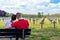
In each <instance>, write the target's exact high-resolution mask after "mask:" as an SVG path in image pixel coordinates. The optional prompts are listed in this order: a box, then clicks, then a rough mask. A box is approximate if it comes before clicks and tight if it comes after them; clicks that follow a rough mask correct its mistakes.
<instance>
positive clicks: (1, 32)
mask: <svg viewBox="0 0 60 40" xmlns="http://www.w3.org/2000/svg"><path fill="white" fill-rule="evenodd" d="M30 34H31V29H0V38H10V37H12V38H16V40H18V38H21V39H22V40H25V38H26V37H29V35H30Z"/></svg>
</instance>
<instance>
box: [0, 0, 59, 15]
mask: <svg viewBox="0 0 60 40" xmlns="http://www.w3.org/2000/svg"><path fill="white" fill-rule="evenodd" d="M50 2H51V0H0V9H2V10H5V11H8V12H12V13H16V12H22V13H31V14H33V13H36V14H37V12H39V11H41V12H44V13H55V12H60V3H56V4H55V3H50Z"/></svg>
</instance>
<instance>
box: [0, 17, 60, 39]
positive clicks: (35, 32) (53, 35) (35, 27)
mask: <svg viewBox="0 0 60 40" xmlns="http://www.w3.org/2000/svg"><path fill="white" fill-rule="evenodd" d="M53 21H54V20H53ZM5 22H6V21H0V28H4V24H5ZM40 22H41V19H39V20H36V21H35V24H33V21H32V20H29V24H30V26H29V28H31V29H32V31H31V35H30V37H29V38H26V40H60V24H59V23H58V21H57V20H56V22H57V23H56V28H55V29H54V26H53V24H52V23H51V22H50V21H49V20H48V19H47V18H46V19H45V21H44V25H43V29H41V24H40Z"/></svg>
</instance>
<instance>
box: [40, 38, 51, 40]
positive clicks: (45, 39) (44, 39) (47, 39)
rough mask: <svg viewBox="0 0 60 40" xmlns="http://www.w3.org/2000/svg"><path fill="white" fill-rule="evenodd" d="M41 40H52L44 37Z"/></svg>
mask: <svg viewBox="0 0 60 40" xmlns="http://www.w3.org/2000/svg"><path fill="white" fill-rule="evenodd" d="M41 40H50V39H49V38H48V37H42V38H41Z"/></svg>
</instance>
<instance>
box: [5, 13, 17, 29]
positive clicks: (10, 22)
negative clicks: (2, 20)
mask: <svg viewBox="0 0 60 40" xmlns="http://www.w3.org/2000/svg"><path fill="white" fill-rule="evenodd" d="M15 20H16V15H14V14H13V15H12V16H11V20H10V21H7V22H6V24H5V27H8V26H9V25H10V24H12V23H13V22H14V21H15ZM10 29H14V27H12V28H10Z"/></svg>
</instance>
